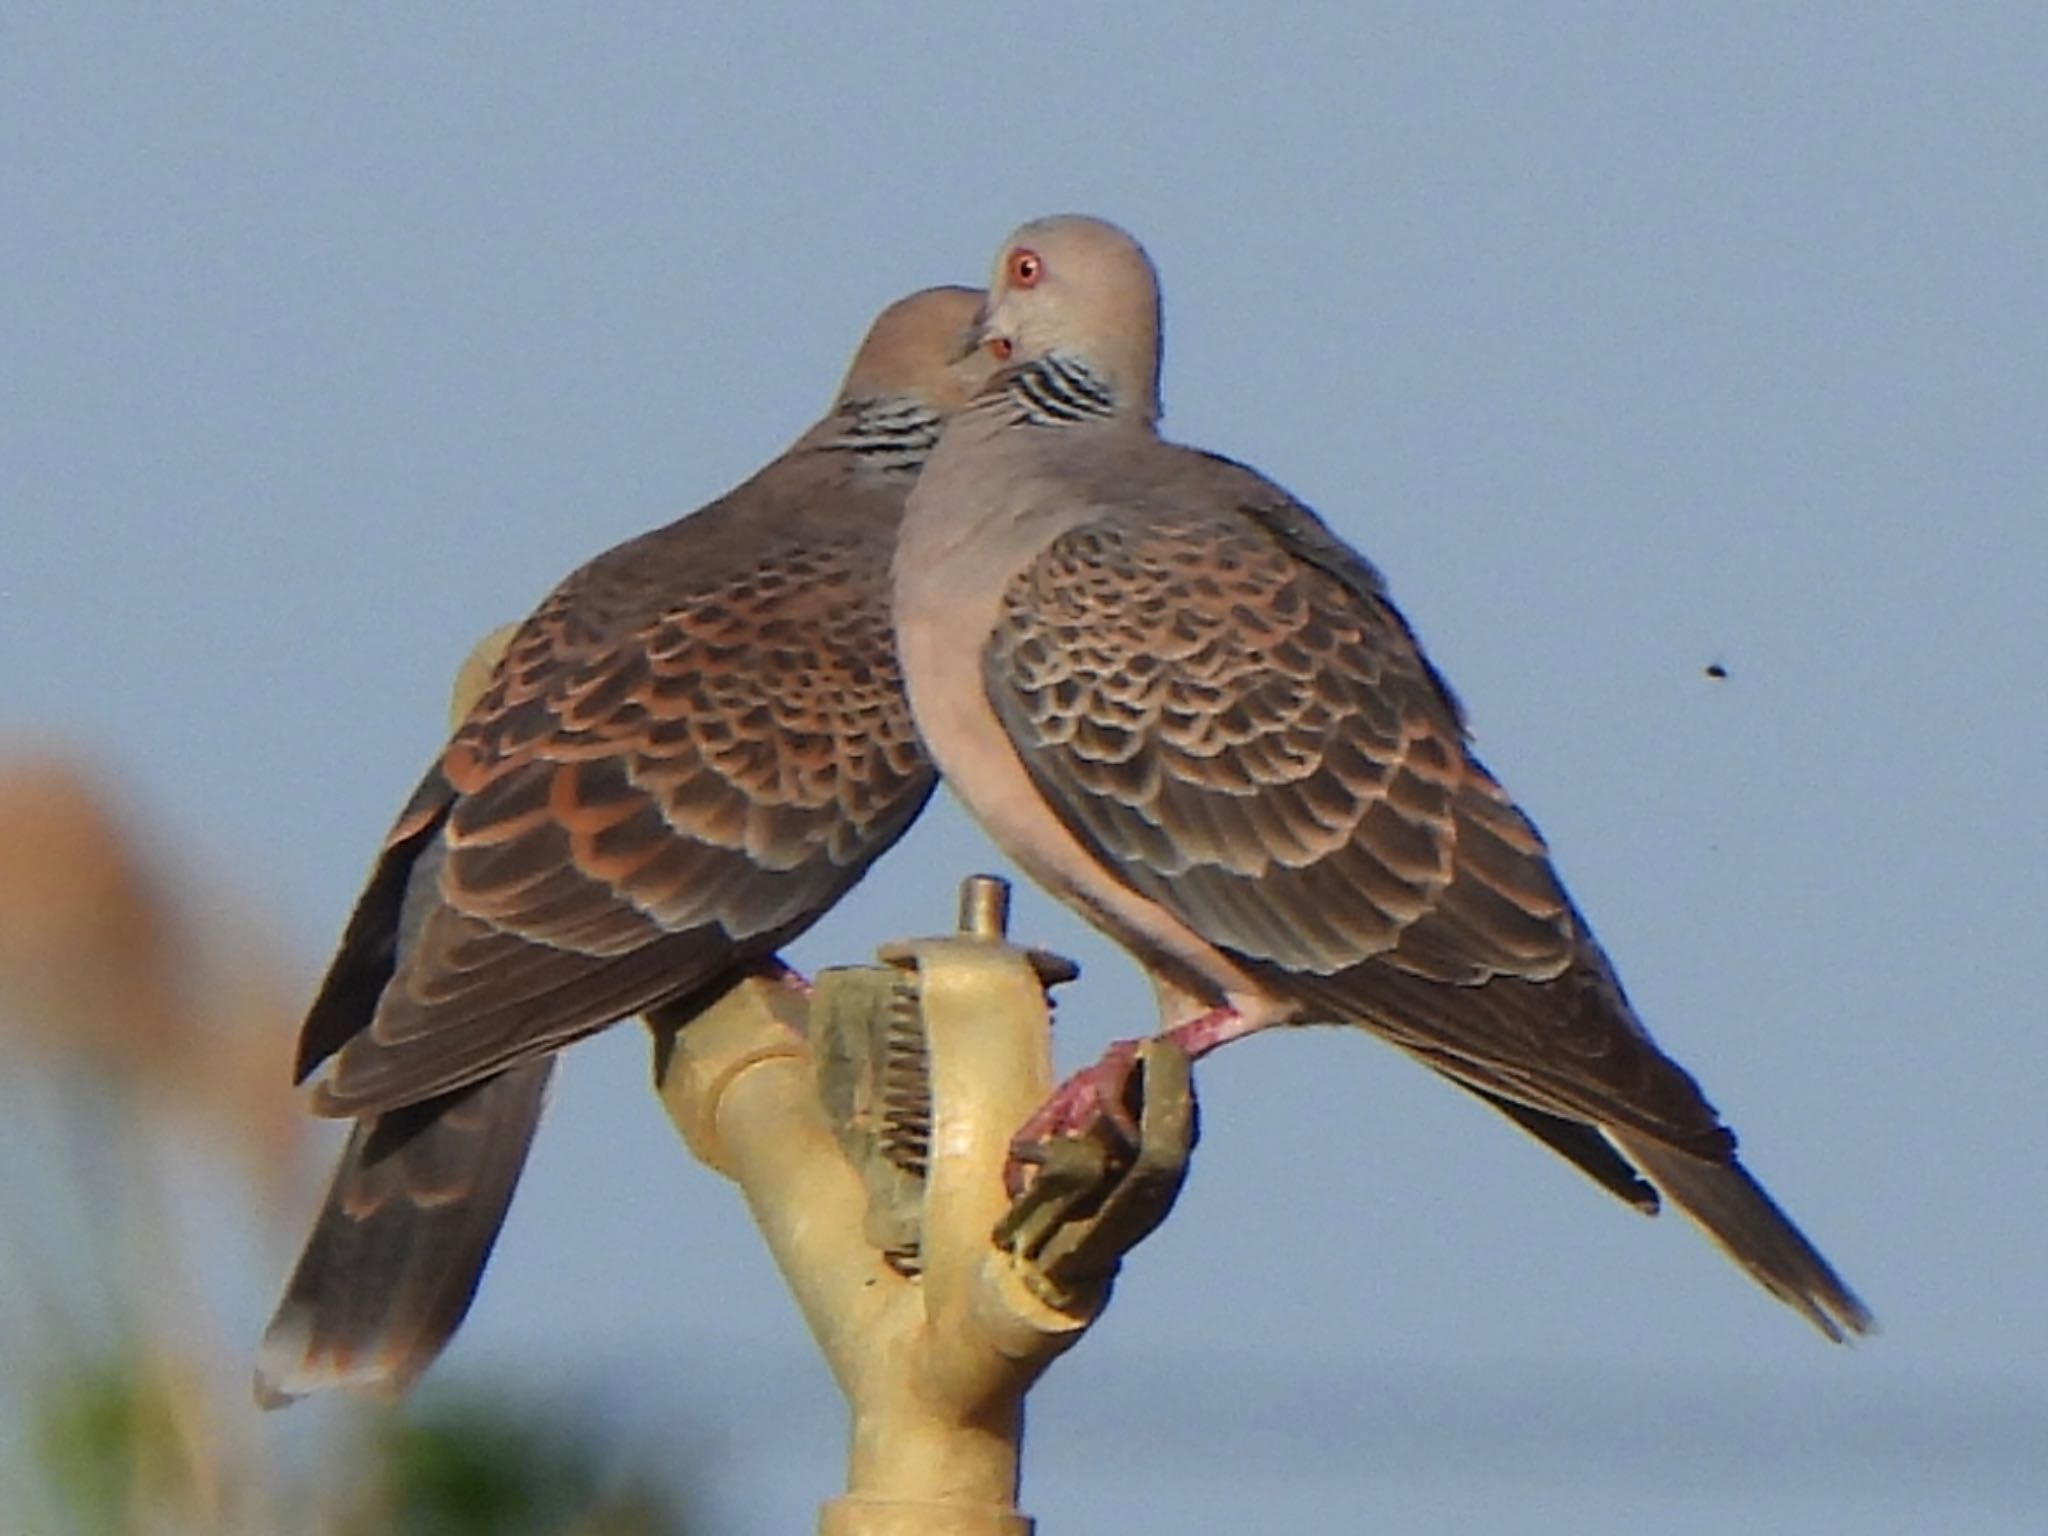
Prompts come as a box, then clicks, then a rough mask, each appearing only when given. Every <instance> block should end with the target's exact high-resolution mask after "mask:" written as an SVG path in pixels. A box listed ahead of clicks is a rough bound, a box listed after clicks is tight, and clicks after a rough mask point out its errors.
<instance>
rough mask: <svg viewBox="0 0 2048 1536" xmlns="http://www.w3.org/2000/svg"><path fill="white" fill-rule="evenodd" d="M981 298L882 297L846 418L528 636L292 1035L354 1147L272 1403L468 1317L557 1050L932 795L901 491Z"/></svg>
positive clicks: (384, 1364)
mask: <svg viewBox="0 0 2048 1536" xmlns="http://www.w3.org/2000/svg"><path fill="white" fill-rule="evenodd" d="M980 299H981V295H980V294H979V293H978V292H976V291H974V290H971V289H965V288H933V289H928V290H926V291H924V292H922V293H918V294H914V295H912V296H911V297H909V298H907V299H904V300H902V301H901V302H899V303H897V304H896V305H894V306H892V307H891V308H889V309H888V310H886V311H884V312H883V314H882V315H881V317H880V318H879V319H877V320H876V322H875V324H874V327H873V329H872V330H870V331H869V333H868V336H867V339H866V340H865V342H863V344H862V346H861V349H860V352H859V354H858V355H857V356H856V357H855V359H854V361H853V365H852V368H851V370H850V371H849V373H848V374H847V376H846V381H845V383H844V384H843V385H842V386H841V388H840V391H839V394H838V397H837V399H836V400H835V402H834V404H833V406H832V410H831V412H830V413H829V414H828V415H827V416H826V417H825V418H824V419H823V420H822V421H820V422H819V423H818V424H817V425H816V426H814V427H812V428H811V429H810V430H809V431H807V432H806V433H804V435H803V436H802V437H800V438H798V439H797V440H796V442H795V443H794V444H792V445H791V447H790V448H789V450H788V451H787V452H786V453H784V454H783V455H782V456H781V457H780V458H778V459H776V460H775V461H774V462H773V463H772V464H770V465H768V467H767V468H765V469H763V470H761V471H760V472H759V473H758V474H756V475H755V476H754V477H753V478H752V479H750V480H748V481H746V482H745V483H744V484H742V485H740V486H738V487H737V488H736V489H734V490H732V491H731V492H729V493H728V494H726V495H725V496H723V497H721V498H720V499H719V500H717V501H715V502H713V503H712V504H711V505H709V506H707V507H705V508H703V509H702V510H701V511H698V512H695V513H693V514H691V515H690V516H688V517H685V518H683V519H682V520H681V521H679V522H675V523H671V524H670V525H669V526H667V527H665V528H661V529H658V530H656V531H655V532H653V533H649V534H645V535H643V536H642V537H640V538H637V539H633V540H631V541H630V542H628V543H625V544H622V545H620V546H619V547H618V548H616V549H613V550H611V551H610V552H608V553H606V554H603V555H600V556H598V558H597V559H595V560H593V561H591V562H590V563H589V564H588V565H586V566H584V567H583V568H582V569H581V570H579V571H577V572H576V573H575V574H573V575H571V576H570V577H569V578H568V579H567V580H566V581H564V582H563V583H562V584H561V585H560V586H558V587H557V588H555V590H554V591H553V592H552V593H551V594H550V595H549V596H548V598H547V599H546V601H544V602H543V603H542V604H541V605H540V607H539V609H538V610H536V611H535V613H534V614H533V615H532V617H530V618H528V619H527V620H526V621H525V622H524V624H522V625H521V626H519V628H518V630H517V631H516V633H514V635H513V636H512V639H511V642H510V645H509V647H508V649H507V650H506V653H505V656H504V659H503V660H502V662H501V663H500V664H499V666H498V668H497V670H496V672H495V674H494V676H493V678H492V680H491V682H490V685H489V687H488V688H487V689H486V690H485V691H484V693H483V694H482V696H481V697H480V698H479V699H478V701H477V703H476V705H475V707H474V708H473V709H471V710H470V712H469V714H468V716H467V718H466V719H465V720H463V722H462V723H461V725H460V726H459V727H458V729H457V730H456V731H455V734H454V737H453V739H452V740H450V742H449V743H448V746H447V748H446V750H445V751H443V752H442V754H441V756H440V758H439V760H438V761H437V762H436V763H435V764H434V766H433V767H432V768H431V769H429V770H428V772H427V776H426V778H425V780H424V781H423V782H422V783H421V784H420V786H419V788H418V789H417V790H416V791H415V792H414V794H413V797H412V799H411V801H410V802H409V803H408V804H407V805H406V807H405V809H404V811H403V812H401V813H400V815H399V817H398V821H397V823H396V825H395V826H393V828H392V829H391V832H390V835H389V836H388V837H387V838H386V839H385V843H384V849H383V852H382V854H381V856H380V857H379V859H378V862H377V865H376V867H375V869H374V870H373V871H372V872H371V875H370V878H369V883H368V885H367V887H366V888H365V889H364V891H363V894H362V897H361V898H360V900H359V901H358V902H357V904H356V909H355V912H354V915H353V916H352V917H351V918H350V919H349V923H348V929H347V932H346V933H345V935H344V936H343V938H342V942H341V948H340V952H339V953H338V954H337V955H336V956H335V959H334V962H333V964H332V966H331V967H330V968H329V970H328V972H327V977H326V980H325V981H324V982H323V983H322V985H321V987H320V991H319V994H318V996H317V997H316V998H315V999H314V1002H313V1006H312V1010H311V1012H310V1013H309V1014H308V1015H307V1017H306V1021H305V1025H304V1028H303V1030H302V1031H301V1034H300V1037H299V1048H298V1062H297V1071H298V1076H299V1078H300V1079H301V1080H304V1079H305V1078H306V1077H308V1076H309V1075H310V1074H312V1073H313V1072H314V1071H315V1070H316V1069H317V1068H319V1067H320V1066H321V1065H322V1064H323V1063H326V1064H327V1068H328V1070H327V1074H326V1076H325V1078H324V1079H323V1080H322V1081H321V1083H320V1084H319V1085H318V1087H317V1089H316V1090H315V1093H314V1107H315V1108H316V1109H317V1110H318V1112H320V1113H322V1114H326V1115H333V1116H345V1117H352V1118H353V1119H354V1120H355V1121H356V1125H355V1129H354V1131H353V1133H352V1134H351V1135H350V1137H349V1139H348V1143H347V1146H346V1148H345V1149H344V1151H343V1153H342V1158H341V1165H340V1167H339V1169H338V1170H337V1171H336V1173H335V1176H334V1182H333V1185H332V1187H331V1189H330V1190H329V1192H328V1195H327V1199H326V1203H325V1205H324V1206H323V1207H322V1209H321V1212H320V1215H319V1217H318V1220H317V1222H316V1225H315V1227H314V1230H313V1234H312V1237H311V1238H310V1240H309V1241H308V1242H307V1245H306V1249H305V1253H304V1256H303V1257H302V1258H301V1259H300V1260H299V1264H298V1268H297V1269H296V1271H295V1272H294V1273H293V1275H292V1277H291V1280H290V1282H289V1285H288V1287H287V1289H286V1292H285V1296H284V1300H283V1302H282V1303H281V1304H280V1305H279V1307H278V1310H277V1314H276V1316H275V1317H274V1318H273V1319H272V1321H271V1323H270V1326H269V1329H268V1331H267V1332H266V1333H265V1334H264V1338H263V1345H262V1349H261V1353H260V1357H259V1361H258V1368H257V1395H258V1397H259V1399H260V1400H262V1401H263V1402H265V1403H266V1404H276V1403H281V1402H285V1401H289V1400H290V1399H291V1398H293V1397H297V1396H299V1395H302V1394H303V1393H306V1392H308V1391H312V1390H316V1389H319V1388H321V1387H327V1386H334V1385H354V1386H369V1387H375V1388H380V1389H382V1390H384V1391H386V1392H391V1393H396V1392H400V1391H403V1390H404V1389H405V1388H406V1387H407V1386H408V1385H410V1383H411V1382H412V1380H413V1379H414V1378H415V1377H417V1376H418V1374H419V1373H420V1372H421V1371H422V1370H424V1369H425V1368H426V1367H427V1365H429V1364H430V1363H431V1362H432V1361H433V1359H434V1357H435V1356H436V1355H437V1354H438V1353H439V1352H440V1350H441V1349H442V1347H443V1346H444V1345H445V1344H446V1343H447V1341H448V1339H449V1337H450V1336H451V1335H452V1334H453V1332H454V1330H455V1329H456V1327H457V1326H458V1325H459V1324H460V1322H461V1320H462V1318H463V1315H464V1313H465V1312H466V1311H467V1310H468V1308H469V1303H470V1300H471V1298H472V1296H473V1295H474V1293H475V1290H476V1286H477V1282H478V1280H479V1278H480V1276H481V1273H482V1270H483V1266H484V1262H485V1260H486V1259H487V1257H488V1256H489V1253H490V1249H491V1245H492V1243H493V1242H494V1241H495V1239H496V1237H497V1234H498V1229H499V1227H500V1225H501V1224H502V1222H503V1220H504V1216H505V1211H506V1207H507V1204H508V1202H509V1201H510V1200H511V1197H512V1191H513V1187H514V1185H515V1184H516V1183H517V1181H518V1178H519V1173H520V1169H521V1167H522V1165H523V1164H524V1162H525V1159H526V1152H527V1147H528V1144H529V1142H530V1140H531V1138H532V1136H533V1131H534V1127H535V1124H536V1122H537V1120H538V1118H539V1116H540V1112H541V1102H542V1097H543V1092H544V1090H545V1087H546V1084H547V1079H548V1076H549V1074H550V1072H551V1070H552V1066H553V1053H554V1052H555V1051H556V1050H558V1049H559V1048H560V1047H562V1046H565V1045H567V1044H569V1043H570V1042H571V1041H573V1040H576V1039H578V1038H580V1037H582V1036H584V1035H588V1034H590V1033H592V1032H593V1031H595V1030H599V1029H602V1028H604V1027H605V1026H606V1025H607V1024H610V1023H612V1022H613V1021H615V1020H617V1019H620V1018H624V1017H625V1016H627V1015H629V1014H634V1013H639V1012H642V1011H644V1010H646V1009H649V1008H653V1007H657V1006H660V1007H664V1008H666V1009H668V1010H671V1011H675V1010H680V1011H681V1012H683V1013H684V1014H685V1015H687V1013H688V1012H689V1011H690V1010H691V1008H692V1007H694V1006H701V1005H703V1004H708V1003H709V1002H710V1001H712V1000H713V999H715V998H716V997H717V996H718V995H719V994H721V993H722V992H723V991H725V990H726V989H727V988H728V987H730V986H731V985H732V984H733V983H734V982H735V981H736V980H738V979H740V978H741V977H743V976H744V975H746V974H747V973H748V972H749V971H750V970H753V969H756V968H759V967H762V966H764V965H773V964H774V963H775V962H774V960H773V956H774V953H775V951H776V949H777V948H778V947H780V946H781V945H783V944H784V943H786V942H788V941H789V940H790V939H792V938H794V937H795V936H796V935H797V934H799V933H801V932H803V931H804V929H806V928H808V927H809V926H810V925H811V924H812V923H814V922H815V921H817V919H818V918H819V917H821V916H822V915H823V914H824V913H825V911H826V910H827V909H828V908H830V907H831V906H832V904H833V903H834V902H836V901H838V900H839V898H840V897H841V896H843V895H844V894H845V893H846V891H847V890H848V889H849V888H850V887H851V886H852V885H853V884H854V882H855V881H857V880H858V879H860V877H861V875H862V874H863V873H864V872H865V871H866V870H867V868H868V866H869V865H870V864H871V863H873V862H874V860H875V859H876V857H877V856H879V855H880V854H881V853H882V852H883V851H884V850H885V849H887V848H888V847H889V846H890V844H892V843H893V842H895V841H896V839H897V838H898V837H899V836H900V835H901V834H902V833H903V831H904V829H905V828H906V827H908V826H909V824H910V822H911V820H912V819H913V818H914V817H915V816H916V815H917V813H918V811H919V810H920V809H921V808H922V807H923V805H924V803H925V801H926V799H927V798H928V797H929V796H930V794H931V791H932V787H933V785H934V783H935V782H936V779H935V775H934V772H933V769H932V767H931V765H930V763H929V761H928V760H927V758H926V757H925V754H924V751H923V748H922V747H921V746H920V745H919V743H918V739H917V735H916V732H915V731H914V730H913V728H912V725H911V721H910V714H909V709H908V706H907V704H906V703H905V701H904V698H903V694H902V684H901V679H900V674H899V671H898V667H897V664H896V656H895V647H894V643H893V638H892V636H891V633H890V627H889V616H888V595H889V555H890V550H891V548H892V547H893V543H894V539H895V534H896V527H897V523H898V521H899V519H900V518H901V516H902V511H903V504H904V498H905V497H906V495H907V494H908V493H909V490H910V486H911V484H912V482H913V481H914V480H915V478H916V475H917V472H918V470H919V468H920V467H921V466H922V464H923V462H924V460H925V457H926V455H927V454H928V453H929V452H930V450H931V448H932V445H933V444H934V443H935V442H936V441H937V439H938V435H939V428H940V425H941V422H942V421H943V419H944V417H945V415H946V413H947V412H948V411H950V410H952V409H953V408H955V407H956V406H958V405H959V404H960V403H961V402H962V401H964V400H965V399H966V398H967V397H968V395H970V394H971V393H972V392H973V390H974V389H975V387H976V386H977V385H978V384H979V383H980V382H982V381H983V380H985V379H986V378H987V376H988V374H989V372H990V370H991V366H992V365H991V364H990V362H989V360H988V358H987V356H986V354H985V353H981V352H977V351H976V350H974V348H973V346H972V341H971V336H970V331H971V325H972V321H973V319H974V315H975V312H976V309H977V307H978V305H979V302H980Z"/></svg>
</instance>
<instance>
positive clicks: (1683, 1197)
mask: <svg viewBox="0 0 2048 1536" xmlns="http://www.w3.org/2000/svg"><path fill="white" fill-rule="evenodd" d="M1602 1130H1603V1132H1604V1134H1605V1135H1606V1136H1607V1137H1608V1138H1609V1139H1610V1140H1611V1141H1613V1142H1614V1144H1615V1146H1616V1147H1617V1148H1618V1149H1619V1150H1620V1151H1621V1153H1622V1155H1623V1156H1625V1157H1626V1158H1628V1160H1629V1161H1630V1162H1632V1163H1634V1164H1635V1165H1636V1167H1638V1168H1639V1169H1641V1170H1642V1171H1643V1173H1644V1174H1646V1175H1647V1176H1648V1177H1649V1179H1650V1181H1651V1182H1652V1183H1653V1184H1655V1185H1656V1186H1657V1187H1658V1188H1659V1189H1660V1190H1662V1191H1663V1193H1664V1195H1665V1196H1666V1197H1667V1198H1668V1199H1670V1200H1671V1201H1672V1202H1673V1203H1674V1204H1675V1205H1677V1206H1678V1208H1679V1209H1680V1210H1682V1211H1684V1212H1685V1214H1686V1215H1687V1216H1689V1217H1691V1218H1692V1220H1693V1221H1694V1222H1695V1223H1697V1224H1698V1225H1699V1227H1700V1228H1701V1229H1702V1230H1703V1231H1704V1232H1705V1233H1706V1234H1707V1235H1708V1236H1709V1237H1711V1238H1712V1239H1713V1240H1714V1241H1715V1242H1716V1243H1717V1244H1719V1245H1720V1247H1721V1248H1722V1250H1723V1251H1724V1252H1726V1253H1727V1254H1728V1256H1729V1257H1730V1258H1732V1259H1734V1260H1735V1262H1736V1263H1738V1264H1740V1265H1741V1266H1742V1267H1743V1268H1744V1269H1746V1270H1748V1271H1749V1272H1750V1274H1751V1275H1753V1276H1755V1277H1756V1280H1757V1282H1758V1283H1759V1284H1761V1285H1762V1286H1763V1287H1764V1288H1765V1289H1766V1290H1768V1291H1770V1292H1771V1294H1772V1295H1774V1296H1776V1297H1778V1298H1779V1299H1780V1300H1782V1301H1784V1302H1786V1303H1787V1304H1788V1305H1790V1306H1792V1307H1793V1308H1795V1309H1796V1310H1797V1311H1799V1312H1800V1313H1801V1314H1802V1315H1803V1316H1805V1318H1806V1319H1807V1320H1808V1321H1809V1322H1811V1323H1812V1324H1813V1325H1814V1327H1816V1328H1818V1329H1819V1330H1820V1331H1821V1332H1822V1333H1824V1334H1826V1335H1827V1336H1828V1337H1829V1338H1830V1339H1833V1340H1834V1341H1835V1342H1836V1343H1838V1344H1839V1343H1841V1342H1843V1340H1844V1339H1845V1338H1846V1337H1847V1336H1848V1335H1850V1334H1863V1333H1870V1332H1872V1331H1874V1330H1875V1328H1876V1326H1877V1320H1876V1319H1875V1318H1874V1317H1872V1316H1871V1313H1870V1309H1869V1308H1868V1307H1866V1306H1864V1304H1863V1303H1862V1301H1861V1300H1859V1299H1858V1298H1857V1296H1856V1293H1855V1292H1854V1291H1852V1290H1850V1289H1849V1287H1848V1286H1847V1285H1846V1284H1845V1283H1844V1282H1843V1280H1842V1277H1841V1276H1840V1275H1838V1274H1836V1273H1835V1271H1834V1268H1833V1267H1832V1266H1831V1265H1830V1264H1829V1263H1828V1261H1827V1260H1826V1259H1824V1258H1822V1257H1821V1255H1820V1252H1819V1250H1818V1249H1816V1248H1815V1247H1814V1246H1813V1244H1812V1243H1810V1242H1808V1241H1807V1240H1806V1237H1805V1236H1804V1234H1802V1233H1801V1232H1800V1230H1799V1229H1798V1228H1797V1227H1795V1226H1794V1225H1793V1224H1792V1221H1791V1219H1790V1218H1789V1217H1788V1216H1786V1215H1785V1213H1784V1212H1783V1211H1781V1210H1779V1209H1778V1206H1777V1202H1775V1201H1774V1200H1772V1199H1771V1197H1770V1196H1769V1195H1768V1194H1766V1193H1765V1192H1764V1188H1763V1186H1762V1185H1761V1184H1759V1183H1757V1181H1756V1180H1755V1179H1753V1178H1751V1177H1750V1176H1749V1174H1748V1173H1747V1172H1745V1171H1744V1170H1743V1167H1742V1165H1741V1164H1740V1163H1737V1162H1735V1161H1734V1160H1732V1159H1731V1160H1729V1161H1727V1162H1719V1161H1713V1160H1709V1159H1707V1158H1702V1157H1694V1156H1692V1155H1691V1154H1689V1153H1686V1152H1681V1151H1679V1150H1678V1149H1676V1148H1675V1147H1671V1146H1667V1145H1665V1144H1663V1143H1661V1142H1658V1141H1656V1140H1654V1139H1652V1138H1650V1137H1648V1136H1644V1135H1641V1134H1639V1133H1634V1132H1629V1131H1623V1130H1618V1129H1615V1128H1613V1127H1603V1128H1602Z"/></svg>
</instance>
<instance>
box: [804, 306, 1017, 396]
mask: <svg viewBox="0 0 2048 1536" xmlns="http://www.w3.org/2000/svg"><path fill="white" fill-rule="evenodd" d="M983 297H984V295H983V294H982V292H981V290H980V289H978V288H950V287H948V288H925V289H921V290H920V291H918V292H916V293H913V294H911V295H910V296H909V297H908V298H903V299H898V300H897V301H896V302H895V303H894V304H891V305H890V306H889V307H888V308H887V309H885V310H883V311H882V312H881V314H879V315H877V316H876V317H875V323H874V324H873V325H871V326H869V327H868V334H867V339H866V340H864V341H862V342H861V344H860V350H859V351H858V352H856V353H855V354H854V358H853V366H852V367H850V368H848V369H847V370H846V380H845V382H844V383H842V384H841V385H840V386H839V395H838V404H839V406H840V407H841V408H842V409H844V408H846V407H848V406H856V405H863V404H868V403H874V402H891V401H901V400H914V401H917V402H918V403H920V404H923V405H926V406H929V407H931V409H932V410H934V411H936V412H937V413H938V414H939V415H941V416H949V415H951V414H952V413H953V412H954V411H956V410H958V409H959V408H960V407H961V406H963V405H965V404H966V403H967V400H968V398H969V397H970V396H971V395H973V394H974V393H975V391H977V390H979V389H980V388H981V386H982V385H983V384H986V383H987V382H988V380H989V377H990V375H992V374H993V373H994V372H995V368H996V363H995V360H994V359H993V358H992V357H991V356H990V355H989V352H988V349H987V348H985V347H977V346H976V344H975V323H976V320H977V318H978V316H979V314H980V310H981V303H982V299H983Z"/></svg>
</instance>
